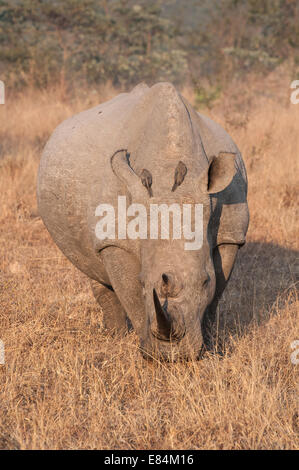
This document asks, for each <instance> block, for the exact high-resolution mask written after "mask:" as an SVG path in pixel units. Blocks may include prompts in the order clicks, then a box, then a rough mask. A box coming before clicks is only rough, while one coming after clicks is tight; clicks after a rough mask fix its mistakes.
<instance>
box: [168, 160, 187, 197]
mask: <svg viewBox="0 0 299 470" xmlns="http://www.w3.org/2000/svg"><path fill="white" fill-rule="evenodd" d="M186 174H187V167H186V165H185V163H183V162H179V163H178V166H177V167H176V169H175V173H174V183H173V186H172V189H171V191H172V192H173V191H175V190H176V188H177V187H178V186H180V184H182V182H183V181H184V178H185V176H186Z"/></svg>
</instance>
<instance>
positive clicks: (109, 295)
mask: <svg viewBox="0 0 299 470" xmlns="http://www.w3.org/2000/svg"><path fill="white" fill-rule="evenodd" d="M90 285H91V289H92V292H93V295H94V297H95V299H96V301H97V302H98V304H99V306H100V307H101V310H102V312H103V322H104V327H105V328H107V330H109V332H110V333H120V334H125V333H126V332H127V330H128V328H127V315H126V312H125V311H124V309H123V307H122V306H121V303H120V301H119V300H118V298H117V296H116V294H115V292H114V291H113V289H111V288H109V287H106V286H104V285H103V284H100V283H99V282H97V281H91V282H90Z"/></svg>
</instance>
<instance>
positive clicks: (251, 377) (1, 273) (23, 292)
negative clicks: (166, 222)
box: [0, 73, 299, 449]
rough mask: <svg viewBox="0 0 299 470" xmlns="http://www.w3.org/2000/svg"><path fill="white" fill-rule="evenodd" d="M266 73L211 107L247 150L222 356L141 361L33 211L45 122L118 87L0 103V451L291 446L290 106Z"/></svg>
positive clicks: (297, 151) (297, 429)
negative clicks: (242, 241)
mask: <svg viewBox="0 0 299 470" xmlns="http://www.w3.org/2000/svg"><path fill="white" fill-rule="evenodd" d="M271 80H272V81H271V82H270V84H269V82H265V83H263V82H257V81H256V80H253V79H251V82H250V83H247V84H238V85H236V84H232V86H231V88H230V89H229V90H228V91H227V93H226V94H225V95H224V96H222V98H221V100H219V102H218V103H216V104H215V107H214V108H213V109H212V110H211V111H210V112H209V114H210V115H211V116H212V118H214V119H215V120H216V121H218V122H220V123H222V124H223V125H224V127H225V128H226V129H227V130H228V131H229V132H230V133H231V135H232V136H233V138H234V139H235V141H236V142H237V144H238V145H239V147H240V149H241V150H242V152H243V155H244V159H245V162H246V166H247V170H248V178H249V205H250V212H251V222H250V228H249V233H248V238H247V244H246V245H245V247H244V248H242V250H241V251H240V253H239V257H238V261H237V264H236V267H235V270H234V273H233V276H232V279H231V281H230V284H229V287H228V288H227V290H226V292H225V294H224V297H223V300H222V302H221V305H220V307H219V312H218V318H217V324H216V325H215V331H216V332H217V335H218V337H219V340H220V339H221V341H220V343H219V344H222V348H223V349H222V351H224V353H222V354H216V353H213V352H210V353H207V354H206V355H205V356H204V358H203V360H201V361H199V362H189V363H185V364H163V363H158V362H153V363H149V362H146V361H145V360H144V359H142V357H141V355H140V353H139V351H138V341H137V338H136V337H135V335H134V334H131V335H129V336H127V337H126V338H122V339H120V338H118V339H115V338H111V337H109V336H106V335H105V334H104V332H103V330H102V323H101V312H100V310H99V308H98V307H97V305H96V303H95V301H94V300H93V297H92V295H91V292H90V289H89V285H88V281H87V279H86V277H85V276H84V275H83V274H81V273H80V272H78V271H77V270H76V269H75V268H74V267H73V266H72V265H71V264H70V263H69V262H68V261H67V260H66V259H65V258H64V256H63V255H62V254H61V253H60V251H59V250H58V249H57V247H56V246H55V245H54V243H53V242H52V240H51V239H50V237H49V235H48V233H47V231H46V229H45V228H44V226H43V224H42V222H41V220H40V218H39V217H38V214H37V211H36V199H35V187H36V174H37V167H38V161H39V157H40V153H41V149H42V147H43V145H44V143H45V141H46V139H47V138H48V136H49V135H50V133H51V132H52V130H53V128H54V127H55V126H56V125H57V124H58V123H59V122H61V121H62V120H63V119H64V118H66V117H68V116H70V115H71V114H73V113H74V112H77V111H79V110H81V109H86V108H88V107H90V106H92V105H94V104H97V103H99V102H101V101H103V100H105V99H108V98H110V96H111V95H112V94H113V93H115V91H114V90H112V89H110V88H109V87H108V88H106V89H105V90H97V91H94V92H93V93H90V92H89V93H86V94H85V95H82V93H81V95H80V96H79V95H73V96H72V97H65V96H61V92H60V90H48V91H44V92H38V91H34V90H31V91H28V92H26V94H25V95H19V96H13V95H12V96H8V97H7V101H6V104H5V106H1V107H0V121H1V128H0V139H1V140H0V149H1V150H0V151H1V159H0V185H1V186H0V187H1V191H0V198H1V201H0V205H1V212H0V250H1V257H0V262H1V265H0V339H1V340H2V341H3V342H4V344H5V355H6V356H5V359H6V360H5V365H2V366H0V448H21V449H49V448H51V449H61V448H68V449H70V448H72V449H82V448H85V449H86V448H98V449H154V448H155V449H266V448H267V449H295V448H298V441H299V435H298V434H299V421H298V411H299V410H298V371H299V365H294V364H292V363H291V360H290V354H291V352H292V350H291V347H290V344H291V342H293V341H294V340H295V339H299V329H298V299H297V290H296V255H297V254H298V251H296V250H298V247H297V231H298V222H297V220H298V214H296V207H297V206H296V205H297V202H298V201H297V198H298V168H297V166H296V165H297V163H298V155H299V133H298V116H299V105H298V106H297V107H296V106H295V105H291V104H290V103H289V92H290V90H289V82H288V80H287V79H286V78H285V76H284V75H283V74H282V75H279V74H278V73H277V74H276V75H274V76H273V77H272V78H271ZM185 91H186V90H185ZM187 94H189V99H191V100H193V96H192V93H191V92H190V90H189V91H188V90H187Z"/></svg>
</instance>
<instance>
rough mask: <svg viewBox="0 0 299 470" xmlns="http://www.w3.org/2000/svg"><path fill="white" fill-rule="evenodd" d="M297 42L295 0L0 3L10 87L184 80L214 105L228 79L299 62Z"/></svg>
mask: <svg viewBox="0 0 299 470" xmlns="http://www.w3.org/2000/svg"><path fill="white" fill-rule="evenodd" d="M298 46H299V1H298V0H188V2H185V1H184V0H22V1H20V0H0V74H1V78H2V80H7V81H8V82H9V83H10V84H14V85H17V84H18V85H26V84H28V83H29V82H31V83H33V84H34V85H37V86H46V85H48V84H53V83H57V82H58V83H60V85H61V88H62V89H63V88H65V87H66V86H67V85H69V84H70V83H74V84H76V85H77V84H78V83H79V82H80V80H82V81H87V82H89V83H101V82H106V81H107V80H108V81H111V82H112V83H113V84H114V85H121V86H131V85H133V84H136V83H138V82H140V81H142V80H144V81H147V82H149V83H152V82H154V81H158V80H170V81H172V82H175V83H176V84H180V83H182V82H185V81H186V79H187V78H188V79H189V80H190V79H191V81H192V82H193V83H194V84H195V88H196V90H200V91H198V96H199V102H201V101H202V100H203V101H205V100H206V99H207V100H208V101H209V104H211V100H212V99H213V97H214V96H218V95H219V93H220V90H221V87H223V86H224V85H225V83H226V81H227V80H230V79H231V77H232V76H241V75H242V74H244V73H245V74H246V73H248V71H256V72H262V73H265V72H267V71H269V70H272V69H273V68H274V67H276V66H277V65H278V64H279V63H281V62H282V61H283V60H286V59H288V58H289V57H290V56H292V57H294V58H295V63H297V65H298V66H299V53H298V50H299V47H298ZM204 82H207V83H208V86H210V89H209V90H205V86H206V85H204ZM205 97H207V98H205Z"/></svg>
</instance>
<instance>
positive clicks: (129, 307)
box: [100, 246, 145, 335]
mask: <svg viewBox="0 0 299 470" xmlns="http://www.w3.org/2000/svg"><path fill="white" fill-rule="evenodd" d="M100 256H101V259H102V262H103V264H104V266H105V270H106V273H107V275H108V277H109V281H110V284H111V286H112V288H113V290H114V292H115V294H116V296H117V298H118V300H119V302H120V304H121V306H122V307H123V309H124V311H125V312H126V314H127V316H128V317H129V319H130V321H131V323H132V325H133V328H134V330H135V331H136V333H137V334H138V335H141V333H142V330H143V327H144V320H145V308H144V299H143V295H142V287H141V283H140V279H139V274H140V265H139V262H138V260H137V259H136V258H135V256H134V255H132V254H131V253H128V252H127V251H125V250H122V249H121V248H118V247H115V246H110V247H107V248H105V249H104V250H103V251H101V253H100ZM108 315H109V313H108V312H107V316H108Z"/></svg>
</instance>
